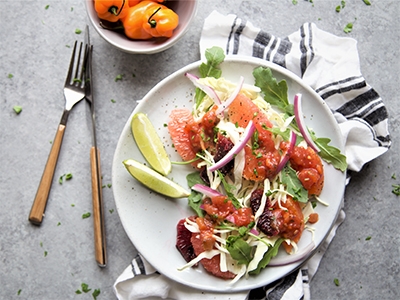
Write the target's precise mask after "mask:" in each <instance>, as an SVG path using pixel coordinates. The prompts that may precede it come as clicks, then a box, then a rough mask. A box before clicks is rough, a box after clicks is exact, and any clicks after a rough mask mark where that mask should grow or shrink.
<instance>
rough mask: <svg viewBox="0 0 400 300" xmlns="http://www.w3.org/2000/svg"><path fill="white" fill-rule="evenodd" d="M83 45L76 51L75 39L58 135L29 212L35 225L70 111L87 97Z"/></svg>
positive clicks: (40, 218)
mask: <svg viewBox="0 0 400 300" xmlns="http://www.w3.org/2000/svg"><path fill="white" fill-rule="evenodd" d="M82 46H83V43H80V47H79V52H78V53H76V49H77V42H76V41H75V43H74V48H73V51H72V56H71V61H70V64H69V69H68V74H67V78H66V80H65V84H64V97H65V108H64V112H63V114H62V117H61V120H60V123H59V125H58V127H57V132H56V136H55V138H54V141H53V145H52V147H51V150H50V154H49V157H48V159H47V163H46V166H45V168H44V171H43V175H42V179H41V180H40V184H39V187H38V190H37V192H36V197H35V200H34V202H33V204H32V208H31V211H30V214H29V221H30V222H31V223H32V224H35V225H40V224H41V223H42V220H43V216H44V211H45V209H46V205H47V201H48V197H49V193H50V188H51V185H52V182H53V177H54V171H55V168H56V165H57V161H58V155H59V153H60V149H61V144H62V140H63V137H64V132H65V129H66V126H67V120H68V115H69V112H70V111H71V109H72V108H73V106H74V105H75V104H76V103H78V102H79V101H81V100H82V99H83V98H84V97H85V84H84V80H83V76H84V67H85V62H84V61H83V60H84V58H86V55H85V53H84V55H82V54H83V52H84V51H86V50H85V49H86V47H84V48H83V47H82Z"/></svg>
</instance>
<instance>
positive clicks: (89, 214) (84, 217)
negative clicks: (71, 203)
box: [82, 212, 92, 219]
mask: <svg viewBox="0 0 400 300" xmlns="http://www.w3.org/2000/svg"><path fill="white" fill-rule="evenodd" d="M91 215H92V214H91V213H90V212H87V213H84V214H83V215H82V219H87V218H89V217H90V216H91Z"/></svg>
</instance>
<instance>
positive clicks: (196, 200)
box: [186, 172, 204, 217]
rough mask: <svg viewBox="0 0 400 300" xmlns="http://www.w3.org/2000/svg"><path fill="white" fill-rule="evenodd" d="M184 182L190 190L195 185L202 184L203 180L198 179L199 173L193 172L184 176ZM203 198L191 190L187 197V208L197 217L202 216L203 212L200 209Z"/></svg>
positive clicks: (200, 194)
mask: <svg viewBox="0 0 400 300" xmlns="http://www.w3.org/2000/svg"><path fill="white" fill-rule="evenodd" d="M186 181H187V183H188V186H189V188H192V187H193V186H194V185H195V184H197V183H200V184H204V181H203V179H201V177H200V173H199V172H193V173H190V174H188V175H187V176H186ZM202 198H203V194H202V193H199V192H196V191H194V190H191V192H190V195H189V197H188V204H189V206H190V207H191V208H192V209H193V210H194V211H195V212H196V214H197V215H198V216H199V217H203V216H204V211H203V210H202V209H201V208H200V206H201V199H202Z"/></svg>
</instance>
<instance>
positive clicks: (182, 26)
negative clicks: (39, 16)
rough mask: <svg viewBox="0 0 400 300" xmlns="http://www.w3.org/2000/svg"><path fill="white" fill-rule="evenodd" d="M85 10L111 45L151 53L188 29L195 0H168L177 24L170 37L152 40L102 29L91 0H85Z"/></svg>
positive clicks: (169, 44) (173, 42) (193, 13)
mask: <svg viewBox="0 0 400 300" xmlns="http://www.w3.org/2000/svg"><path fill="white" fill-rule="evenodd" d="M85 6H86V12H87V14H88V17H89V19H90V22H91V23H92V25H93V27H94V28H95V29H96V31H97V32H98V34H99V35H100V36H101V37H102V38H103V39H105V40H106V41H107V42H108V43H110V44H111V45H113V46H115V47H117V48H118V49H120V50H122V51H124V52H127V53H132V54H153V53H157V52H161V51H164V50H166V49H168V48H170V47H171V46H173V45H174V44H175V43H176V42H178V41H179V40H180V39H181V38H182V37H183V36H184V35H185V33H186V32H187V30H188V29H189V25H190V23H191V22H192V20H193V19H194V17H195V15H196V12H197V0H168V7H169V8H171V9H172V10H173V11H175V12H176V13H177V14H178V16H179V25H178V27H177V28H176V29H175V30H174V33H173V35H172V37H170V38H160V39H152V40H131V39H129V38H128V37H126V36H125V35H124V34H123V33H120V32H115V31H112V30H108V29H104V28H103V27H101V25H100V19H99V17H98V16H97V13H96V11H95V9H94V1H93V0H85Z"/></svg>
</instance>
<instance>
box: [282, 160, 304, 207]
mask: <svg viewBox="0 0 400 300" xmlns="http://www.w3.org/2000/svg"><path fill="white" fill-rule="evenodd" d="M282 183H283V184H284V185H286V188H287V191H288V193H289V194H290V195H292V196H293V199H295V200H297V201H299V202H303V203H307V201H308V192H307V190H306V189H305V188H304V187H303V185H302V184H301V182H300V180H299V178H298V177H297V174H296V171H295V170H293V169H292V168H291V167H290V166H288V165H286V166H285V167H284V168H283V170H282Z"/></svg>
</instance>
